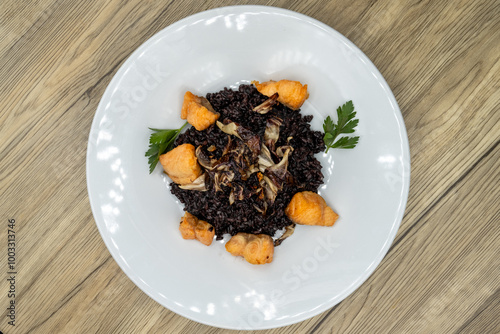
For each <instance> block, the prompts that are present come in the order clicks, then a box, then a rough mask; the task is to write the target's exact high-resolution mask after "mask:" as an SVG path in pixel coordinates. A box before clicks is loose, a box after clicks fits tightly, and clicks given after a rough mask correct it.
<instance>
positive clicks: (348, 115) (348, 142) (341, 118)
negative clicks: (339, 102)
mask: <svg viewBox="0 0 500 334" xmlns="http://www.w3.org/2000/svg"><path fill="white" fill-rule="evenodd" d="M355 116H356V112H355V111H354V105H353V104H352V101H348V102H346V103H345V104H344V105H343V106H342V107H338V108H337V118H338V121H337V124H335V123H333V120H332V119H331V118H330V116H328V117H327V118H326V119H325V121H324V123H323V130H324V131H325V135H324V137H323V141H324V142H325V145H326V153H328V150H329V149H331V148H354V147H355V146H356V144H357V143H358V141H359V137H342V138H340V139H339V140H337V141H335V139H336V138H337V137H338V136H339V135H340V134H343V133H353V132H354V128H355V127H356V126H357V125H358V122H359V119H353V118H354V117H355Z"/></svg>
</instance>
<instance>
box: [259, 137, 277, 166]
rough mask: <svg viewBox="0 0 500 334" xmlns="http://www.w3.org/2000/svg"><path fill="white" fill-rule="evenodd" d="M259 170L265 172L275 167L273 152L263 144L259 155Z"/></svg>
mask: <svg viewBox="0 0 500 334" xmlns="http://www.w3.org/2000/svg"><path fill="white" fill-rule="evenodd" d="M258 161H259V170H260V171H261V172H264V171H265V170H266V168H269V167H271V166H273V165H274V161H273V158H272V157H271V151H269V149H268V148H267V146H266V145H264V144H262V146H261V148H260V154H259V160H258Z"/></svg>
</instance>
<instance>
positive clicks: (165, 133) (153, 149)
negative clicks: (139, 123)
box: [146, 122, 188, 174]
mask: <svg viewBox="0 0 500 334" xmlns="http://www.w3.org/2000/svg"><path fill="white" fill-rule="evenodd" d="M187 124H188V123H187V122H186V123H184V125H183V126H181V127H180V128H179V129H174V130H170V129H153V128H149V129H150V130H151V131H153V133H152V134H151V136H150V137H149V150H148V151H147V152H146V157H148V163H149V174H151V173H152V172H153V170H154V169H155V167H156V165H157V164H158V161H159V160H160V155H162V154H163V153H165V152H168V151H170V150H171V149H172V148H173V147H174V141H175V139H176V138H177V136H178V135H179V133H181V131H182V129H184V127H185V126H186V125H187Z"/></svg>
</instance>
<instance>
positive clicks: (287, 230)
mask: <svg viewBox="0 0 500 334" xmlns="http://www.w3.org/2000/svg"><path fill="white" fill-rule="evenodd" d="M293 232H295V224H293V223H292V224H290V225H288V226H285V232H284V233H283V234H282V235H281V236H280V237H279V238H277V239H276V240H274V247H276V246H279V245H281V243H282V242H283V241H285V239H286V238H288V237H289V236H291V235H292V234H293Z"/></svg>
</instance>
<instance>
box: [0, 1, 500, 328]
mask: <svg viewBox="0 0 500 334" xmlns="http://www.w3.org/2000/svg"><path fill="white" fill-rule="evenodd" d="M237 3H238V4H261V5H272V6H277V7H283V8H287V9H291V10H294V11H297V12H300V13H304V14H306V15H309V16H311V17H313V18H316V19H318V20H320V21H322V22H324V23H326V24H328V25H330V26H331V27H333V28H335V29H336V30H338V31H339V32H340V33H342V34H344V35H345V36H346V37H348V38H349V39H350V40H351V41H353V42H354V43H355V44H356V45H357V46H358V47H360V48H361V50H363V52H365V53H366V55H367V56H368V57H369V58H370V59H371V60H372V61H373V62H374V64H375V65H376V66H377V67H378V68H379V70H380V71H381V73H382V74H383V75H384V77H385V78H386V80H387V82H388V84H389V86H390V87H391V88H392V90H393V92H394V94H395V96H396V99H397V101H398V103H399V105H400V108H401V110H402V112H403V116H404V119H405V124H406V127H407V131H408V136H409V140H410V148H411V158H412V161H411V165H412V176H411V187H410V197H409V200H408V205H407V209H406V214H405V217H404V219H403V222H402V224H401V228H400V230H399V232H398V235H397V236H396V239H395V241H394V243H393V245H392V247H391V249H390V251H389V253H388V255H387V256H386V257H385V259H384V260H383V261H382V263H381V264H380V266H379V267H378V268H377V270H376V271H375V273H374V274H373V275H372V276H371V277H370V278H369V279H368V280H367V281H366V282H365V283H364V284H363V285H362V286H361V287H360V288H359V289H358V290H356V291H355V292H354V293H353V294H352V295H350V296H349V297H348V298H346V299H345V300H344V301H343V302H341V303H340V304H338V305H336V306H335V307H333V308H332V309H330V310H329V311H326V312H324V313H323V314H320V315H318V316H316V317H313V318H311V319H309V320H306V321H303V322H301V323H298V324H295V325H291V326H288V327H284V328H278V329H274V330H268V331H262V332H267V333H291V332H293V333H498V332H500V317H499V314H500V278H499V277H500V147H499V146H498V143H499V142H500V3H499V2H498V1H488V0H479V1H407V2H394V1H389V0H379V1H370V2H367V1H361V0H354V1H349V2H347V1H329V2H325V1H318V0H306V1H279V0H276V1H253V2H250V1H239V2H237ZM232 4H236V2H235V1H222V0H212V1H206V2H203V3H202V2H197V1H171V0H170V1H168V0H167V1H138V0H131V1H118V0H109V1H104V0H102V1H101V0H94V1H75V0H64V1H63V0H40V1H30V2H29V4H26V3H22V2H19V1H13V0H6V1H2V2H1V3H0V79H1V80H0V161H1V162H0V198H1V201H0V209H1V210H0V212H1V214H2V222H3V223H5V224H6V222H7V219H8V218H12V217H15V218H16V221H17V231H18V232H17V233H18V236H19V238H18V272H19V274H18V282H17V291H18V294H17V296H16V300H17V302H18V308H17V325H16V326H15V327H14V328H11V327H10V326H8V325H7V322H6V317H5V315H6V311H5V309H4V311H2V318H0V330H1V331H3V332H4V333H8V334H10V333H229V332H237V331H230V330H222V329H218V328H213V327H210V326H205V325H201V324H198V323H195V322H193V321H190V320H187V319H185V318H183V317H181V316H179V315H176V314H175V313H173V312H170V311H169V310H167V309H165V308H163V307H162V306H161V305H159V304H158V303H156V302H154V301H153V300H152V299H150V298H149V297H148V296H147V295H145V294H144V293H143V292H142V291H141V290H140V289H138V288H137V287H136V286H135V285H134V284H133V283H132V282H131V281H130V280H129V279H128V278H127V277H126V275H125V274H124V273H123V272H122V271H121V269H120V268H119V267H118V266H117V264H116V263H115V262H114V260H113V259H112V258H111V256H110V254H109V252H108V250H107V249H106V247H105V245H104V243H103V241H102V239H101V238H100V235H99V233H98V231H97V228H96V225H95V222H94V219H93V217H92V213H91V211H90V205H89V201H88V196H87V188H86V180H85V155H86V143H87V139H88V132H89V129H90V125H91V122H92V119H93V116H94V113H95V110H96V108H97V104H98V103H99V100H100V98H101V96H102V94H103V93H104V90H105V88H106V86H107V85H108V83H109V81H110V80H111V78H112V76H113V75H114V74H115V72H116V71H117V69H118V68H119V66H120V65H121V64H122V63H123V62H124V60H125V59H126V58H127V57H128V56H129V55H130V54H131V53H132V52H133V51H134V50H135V49H136V48H137V47H138V46H139V45H141V44H142V43H143V42H144V41H146V40H147V39H148V38H149V37H151V36H152V35H153V34H155V33H156V32H158V31H159V30H161V29H162V28H164V27H165V26H168V25H169V24H171V23H173V22H175V21H177V20H179V19H181V18H183V17H186V16H189V15H191V14H194V13H197V12H199V11H202V10H206V9H210V8H214V7H219V6H225V5H232ZM6 239H7V231H6V228H0V245H1V247H3V249H6ZM6 261H7V259H6V256H0V268H6V266H7V264H6ZM0 270H1V271H0V272H2V273H3V272H4V271H3V270H4V269H0ZM7 290H8V286H7V282H6V280H2V281H1V283H0V307H2V308H3V307H4V306H3V305H6V304H5V302H6V301H7V297H6V291H7ZM241 333H248V332H243V331H242V332H241Z"/></svg>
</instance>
